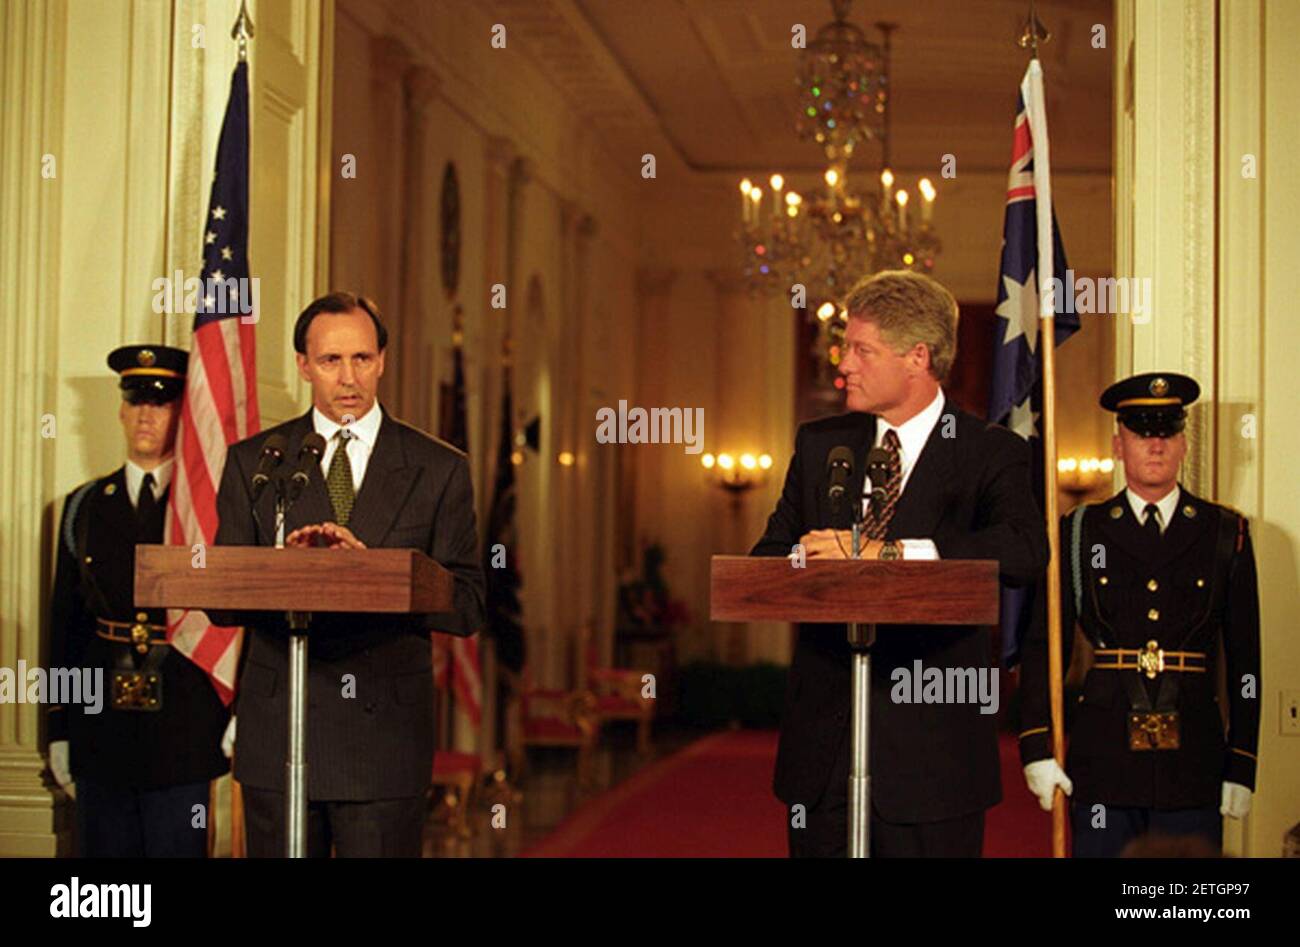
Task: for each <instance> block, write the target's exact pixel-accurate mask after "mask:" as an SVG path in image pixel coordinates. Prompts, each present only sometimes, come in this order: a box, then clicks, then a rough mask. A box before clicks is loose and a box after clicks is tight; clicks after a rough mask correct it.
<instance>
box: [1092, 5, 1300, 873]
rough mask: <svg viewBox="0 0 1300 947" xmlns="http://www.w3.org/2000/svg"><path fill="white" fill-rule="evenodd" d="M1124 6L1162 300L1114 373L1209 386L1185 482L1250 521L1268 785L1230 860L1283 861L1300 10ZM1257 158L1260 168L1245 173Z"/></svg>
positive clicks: (1233, 838) (1134, 194)
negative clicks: (1178, 377)
mask: <svg viewBox="0 0 1300 947" xmlns="http://www.w3.org/2000/svg"><path fill="white" fill-rule="evenodd" d="M1117 14H1118V15H1117V17H1116V23H1117V37H1116V39H1117V49H1118V50H1120V51H1121V55H1120V56H1119V57H1117V62H1116V69H1117V74H1116V78H1117V83H1119V86H1120V88H1121V89H1122V90H1123V91H1122V94H1121V95H1120V96H1117V111H1116V117H1117V124H1116V131H1117V135H1116V149H1117V164H1116V166H1117V169H1118V170H1119V172H1120V173H1119V175H1118V179H1117V186H1116V194H1117V229H1116V233H1117V240H1116V267H1115V268H1116V272H1117V273H1118V274H1125V275H1127V274H1132V275H1136V276H1147V277H1150V278H1151V279H1152V281H1153V288H1154V291H1155V295H1156V307H1155V310H1154V317H1153V318H1152V320H1151V322H1150V323H1148V324H1146V325H1132V326H1126V327H1125V328H1124V329H1123V331H1121V332H1120V334H1119V336H1118V338H1117V348H1116V360H1117V362H1116V367H1115V370H1116V373H1117V374H1125V373H1128V372H1130V371H1147V370H1152V369H1155V368H1175V369H1178V370H1181V371H1184V372H1187V373H1189V374H1191V375H1193V376H1195V377H1196V378H1197V379H1199V381H1200V382H1201V388H1202V403H1201V405H1200V406H1199V408H1196V409H1193V412H1192V418H1191V421H1190V423H1189V427H1188V431H1189V447H1190V450H1189V455H1188V461H1187V463H1186V464H1185V467H1184V471H1183V481H1184V482H1185V483H1186V484H1188V486H1189V487H1190V488H1191V489H1193V490H1194V491H1196V492H1198V493H1200V494H1201V495H1204V496H1207V497H1210V498H1211V499H1215V500H1218V501H1220V502H1223V503H1227V504H1230V505H1233V506H1235V507H1237V508H1238V509H1240V510H1241V511H1242V512H1244V513H1245V514H1246V515H1247V516H1248V517H1249V518H1250V529H1251V535H1252V537H1253V539H1254V544H1255V559H1256V563H1257V565H1258V570H1259V597H1260V610H1261V639H1262V647H1263V673H1262V686H1261V688H1260V697H1259V699H1260V705H1261V706H1260V709H1261V715H1260V716H1261V722H1260V744H1259V772H1258V785H1257V791H1256V794H1255V798H1254V807H1253V810H1252V812H1251V815H1250V817H1249V818H1248V819H1247V820H1245V822H1244V823H1243V822H1237V821H1235V820H1225V829H1224V837H1225V846H1226V847H1227V850H1228V851H1230V852H1234V853H1238V854H1245V855H1252V856H1275V855H1278V854H1280V852H1281V844H1282V836H1283V834H1284V833H1285V832H1286V831H1287V830H1289V829H1290V828H1291V827H1292V826H1294V825H1296V823H1297V822H1300V738H1297V737H1296V736H1294V735H1293V736H1284V735H1282V732H1281V716H1282V715H1281V703H1282V697H1283V694H1284V692H1288V691H1289V692H1292V693H1294V692H1295V691H1296V690H1297V689H1298V688H1300V648H1298V647H1297V644H1296V636H1295V633H1294V629H1295V626H1296V623H1297V619H1298V618H1300V600H1298V599H1297V591H1296V590H1297V587H1298V586H1300V582H1298V581H1297V580H1298V579H1300V573H1298V570H1297V551H1296V550H1297V539H1298V536H1300V494H1298V493H1297V491H1296V488H1295V482H1296V477H1295V467H1294V465H1295V459H1296V457H1297V456H1300V438H1298V437H1297V434H1296V432H1295V428H1294V425H1292V424H1290V423H1289V413H1290V406H1291V403H1292V401H1293V400H1294V398H1293V394H1292V391H1291V388H1292V386H1291V384H1290V379H1291V377H1292V376H1293V374H1294V371H1293V369H1292V367H1291V364H1290V362H1291V361H1292V360H1293V355H1292V353H1293V352H1294V351H1295V350H1296V348H1297V346H1298V345H1300V329H1297V323H1296V320H1295V318H1294V310H1295V299H1296V295H1297V292H1296V291H1297V285H1296V276H1295V272H1296V270H1295V266H1294V262H1293V257H1294V255H1295V247H1296V246H1297V244H1298V243H1300V224H1298V223H1297V221H1300V183H1297V181H1296V178H1295V174H1294V171H1293V168H1292V167H1291V165H1290V162H1289V158H1288V156H1290V155H1293V154H1295V150H1296V148H1297V147H1300V137H1298V136H1297V127H1296V122H1295V118H1294V114H1295V111H1294V108H1293V106H1292V104H1291V98H1292V95H1293V91H1294V89H1295V88H1296V87H1297V83H1300V56H1297V40H1296V37H1297V35H1300V4H1297V3H1294V2H1263V0H1241V2H1234V3H1232V4H1215V3H1213V2H1211V0H1186V2H1174V0H1159V2H1155V3H1147V2H1145V0H1143V2H1134V0H1122V2H1121V3H1119V5H1118V7H1117ZM1129 75H1131V76H1132V84H1131V86H1130V85H1129V80H1128V79H1127V78H1126V77H1127V76H1129ZM1245 155H1253V156H1255V158H1256V159H1257V160H1258V176H1257V177H1254V178H1249V177H1243V175H1242V167H1243V165H1242V158H1243V156H1245ZM1252 421H1253V423H1254V425H1255V427H1254V429H1253V430H1252V428H1251V422H1252ZM1230 686H1232V685H1231V684H1230Z"/></svg>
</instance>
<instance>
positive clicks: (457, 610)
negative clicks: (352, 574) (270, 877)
mask: <svg viewBox="0 0 1300 947" xmlns="http://www.w3.org/2000/svg"><path fill="white" fill-rule="evenodd" d="M311 430H312V423H311V413H310V412H308V413H307V414H305V415H303V416H302V417H300V418H297V419H295V420H292V421H288V422H286V423H284V424H281V425H279V426H278V427H275V428H272V429H270V430H267V431H263V432H262V433H260V434H257V435H255V436H253V437H251V438H249V439H248V440H245V441H242V442H241V443H239V444H236V445H235V446H233V447H232V448H231V449H230V451H229V453H228V454H227V455H226V467H225V471H224V473H223V475H222V478H221V489H220V492H219V494H218V496H217V511H218V514H219V516H220V519H221V524H220V528H219V529H218V531H217V544H218V545H245V546H248V545H262V546H272V545H274V544H275V536H274V532H273V530H274V522H275V515H274V504H275V498H274V491H273V490H266V491H265V492H264V493H263V494H262V496H261V497H260V498H259V500H258V507H257V512H258V516H257V517H256V518H255V517H254V516H253V510H252V505H251V498H252V494H251V489H250V486H249V481H250V479H251V477H252V473H253V471H254V469H255V468H256V466H257V460H258V456H259V455H260V453H261V449H262V443H263V442H264V441H265V440H266V438H267V437H268V436H269V435H270V434H272V433H275V432H278V433H280V434H283V435H284V436H285V437H286V439H287V440H288V444H289V448H288V451H287V453H286V458H288V459H290V460H291V459H292V458H296V457H297V456H298V448H299V445H300V444H301V442H302V439H303V438H304V437H305V436H306V435H307V434H308V433H310V432H311ZM258 519H260V522H261V524H263V525H264V526H265V529H263V528H262V527H261V526H259V525H258V522H257V520H258ZM333 519H334V513H333V510H332V508H331V506H330V501H329V495H328V493H327V492H326V489H325V481H324V477H323V476H322V475H321V472H320V469H319V466H314V467H313V468H312V471H311V482H310V484H309V485H308V487H307V489H306V490H305V491H304V492H303V495H302V496H301V498H300V499H299V500H298V502H297V504H296V505H294V506H293V507H292V508H291V509H290V511H289V513H288V516H287V517H286V527H285V531H286V534H287V533H288V532H290V531H292V530H293V529H295V528H297V527H299V526H304V525H308V524H312V523H321V522H325V521H329V520H333ZM348 527H349V528H350V529H351V530H352V532H353V533H354V534H355V535H356V536H357V538H358V539H360V540H361V541H362V542H364V543H365V544H366V545H367V546H371V547H379V546H387V547H405V548H412V549H420V550H423V551H424V552H425V553H427V554H428V555H429V556H430V557H431V558H432V559H434V560H435V561H437V562H439V563H441V564H442V565H443V566H444V567H446V568H447V569H449V570H450V571H451V572H452V573H453V575H454V576H455V579H456V583H455V598H454V610H453V611H452V612H450V613H446V614H431V615H414V616H394V615H382V614H366V613H361V614H351V615H343V614H333V615H314V616H313V618H312V626H311V631H310V633H309V634H310V643H309V646H308V684H307V693H308V708H307V792H308V796H309V797H310V798H311V799H313V800H326V799H327V800H367V799H391V798H397V797H401V796H414V795H419V794H421V793H423V792H424V790H425V789H426V787H427V786H428V784H429V776H430V770H431V767H432V763H433V734H434V719H433V713H434V706H433V676H432V655H431V649H430V645H429V632H430V631H442V632H448V633H450V634H454V635H471V634H473V633H474V632H476V631H477V630H478V629H479V627H480V626H481V624H482V622H483V573H482V570H481V567H480V564H479V557H478V533H477V529H476V527H475V523H474V493H473V486H472V483H471V480H470V475H469V464H468V463H467V461H466V458H465V455H464V454H463V453H462V452H461V451H459V450H457V449H456V448H454V447H452V446H450V445H449V444H446V443H444V442H443V441H440V440H438V439H437V438H434V437H430V436H429V435H427V434H424V433H423V432H421V431H418V430H416V429H415V428H413V427H410V426H408V425H406V424H403V423H402V422H400V421H398V420H396V419H395V418H393V417H392V416H391V415H389V414H388V413H387V412H385V413H384V418H383V423H382V424H381V425H380V427H379V436H378V438H377V439H376V442H375V446H374V450H373V451H372V452H371V455H370V460H369V462H368V464H367V466H366V472H365V479H364V480H363V481H362V484H361V489H360V490H359V491H358V493H357V497H356V504H355V506H354V507H353V509H352V515H351V519H350V521H349V523H348ZM286 555H292V552H288V553H286ZM346 556H347V553H342V552H341V553H340V554H339V565H340V568H339V570H338V571H337V572H331V573H328V574H322V575H321V577H320V581H321V582H322V583H326V582H328V583H339V582H347V581H348V575H347V570H346ZM356 594H357V595H358V596H363V597H364V595H365V590H364V589H362V588H358V589H357V590H356ZM243 620H244V621H245V622H246V628H247V634H246V637H245V641H244V652H243V655H242V658H241V670H240V676H239V689H238V696H237V698H236V701H237V702H236V715H237V717H238V720H239V732H238V741H237V748H236V752H235V778H236V779H238V780H240V782H242V783H244V784H246V785H248V786H252V787H254V788H258V789H272V790H276V791H283V790H284V763H285V754H286V752H287V748H288V732H287V717H288V667H289V662H288V637H287V629H286V625H285V623H284V620H283V618H282V616H279V615H269V614H257V615H252V616H250V615H248V614H247V613H245V615H244V617H243ZM348 675H350V676H351V677H347V676H348ZM349 681H352V682H354V684H353V687H352V688H351V689H350V690H349V689H348V688H347V686H346V685H347V683H348V682H349Z"/></svg>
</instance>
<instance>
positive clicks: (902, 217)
mask: <svg viewBox="0 0 1300 947" xmlns="http://www.w3.org/2000/svg"><path fill="white" fill-rule="evenodd" d="M894 200H896V201H897V202H898V229H899V232H901V233H907V200H908V196H907V191H904V190H902V189H901V188H900V189H899V191H898V193H897V194H895V195H894Z"/></svg>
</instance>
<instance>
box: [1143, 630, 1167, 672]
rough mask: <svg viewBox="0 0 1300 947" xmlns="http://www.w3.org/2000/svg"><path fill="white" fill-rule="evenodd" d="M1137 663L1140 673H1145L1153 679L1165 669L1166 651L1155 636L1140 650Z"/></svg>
mask: <svg viewBox="0 0 1300 947" xmlns="http://www.w3.org/2000/svg"><path fill="white" fill-rule="evenodd" d="M1137 665H1138V673H1139V674H1145V675H1146V676H1147V678H1148V679H1150V680H1153V681H1154V680H1155V679H1156V675H1157V674H1159V673H1160V672H1161V671H1163V670H1164V669H1165V653H1164V651H1163V650H1161V648H1160V645H1159V643H1157V642H1156V640H1155V639H1154V638H1152V639H1151V640H1150V641H1148V642H1147V646H1146V647H1145V648H1143V649H1142V650H1141V651H1139V652H1138V657H1137Z"/></svg>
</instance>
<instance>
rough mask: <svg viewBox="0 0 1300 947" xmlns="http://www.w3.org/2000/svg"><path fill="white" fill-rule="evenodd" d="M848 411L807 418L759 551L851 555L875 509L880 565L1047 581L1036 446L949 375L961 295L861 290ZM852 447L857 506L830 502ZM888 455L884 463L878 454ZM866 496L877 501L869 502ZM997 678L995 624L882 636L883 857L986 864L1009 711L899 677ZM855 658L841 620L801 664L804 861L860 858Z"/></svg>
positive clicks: (793, 832)
mask: <svg viewBox="0 0 1300 947" xmlns="http://www.w3.org/2000/svg"><path fill="white" fill-rule="evenodd" d="M844 303H845V308H846V309H847V311H848V314H849V320H848V325H847V327H846V329H845V339H844V356H843V358H842V360H841V362H840V365H839V371H840V374H841V375H843V376H844V379H845V391H846V393H847V407H848V409H849V410H848V413H846V414H840V415H836V416H833V417H827V418H821V419H819V420H816V421H811V422H808V423H806V424H804V425H802V426H801V427H800V428H799V432H798V435H797V436H796V440H795V454H794V457H793V458H792V459H791V461H790V467H789V470H788V472H787V473H786V479H785V486H784V489H783V491H782V494H781V498H780V500H779V501H778V503H777V506H776V510H775V511H774V512H773V513H772V515H771V517H770V518H769V520H768V524H767V530H766V532H765V533H764V535H763V537H762V539H760V540H759V542H758V544H757V545H756V546H755V547H754V549H753V550H752V553H751V554H752V555H757V556H790V555H791V553H792V551H793V548H794V547H795V545H796V544H802V546H803V549H804V554H805V555H806V556H807V557H809V558H817V557H845V558H847V557H848V556H849V555H850V552H851V549H850V533H849V532H848V530H849V529H850V528H851V526H852V517H853V516H855V515H862V512H863V508H864V507H865V510H866V512H865V521H864V535H865V536H866V537H867V538H866V541H865V542H864V548H863V552H862V555H863V557H864V558H881V559H890V558H943V559H996V560H997V561H998V563H999V565H1000V572H1001V576H1002V578H1003V580H1004V581H1006V582H1010V583H1016V584H1024V583H1029V582H1032V581H1034V580H1036V579H1038V578H1039V576H1040V575H1041V574H1042V573H1043V570H1044V569H1045V568H1046V566H1047V559H1048V550H1047V534H1046V528H1045V526H1044V522H1043V517H1042V514H1041V513H1040V512H1039V509H1038V507H1037V504H1036V503H1035V501H1034V499H1033V496H1034V495H1033V492H1032V490H1031V486H1030V474H1029V453H1028V447H1027V445H1026V444H1025V442H1024V441H1023V440H1021V439H1020V438H1019V437H1017V436H1016V435H1015V434H1012V433H1011V432H1010V431H1007V430H1005V429H1004V428H1001V427H999V426H997V425H995V424H989V423H987V422H985V421H983V420H981V419H980V418H977V417H975V416H974V415H971V414H968V413H966V412H964V411H962V410H961V409H960V408H958V407H957V406H956V405H954V404H952V403H951V402H949V401H948V400H947V398H946V397H945V395H944V392H943V389H942V388H941V387H940V386H941V384H942V383H943V382H944V381H945V380H946V379H947V377H948V372H949V370H950V369H951V367H952V363H953V358H954V356H955V354H956V339H957V304H956V302H955V301H954V299H953V297H952V295H951V294H950V293H949V292H948V291H947V290H946V289H944V288H943V287H942V286H940V285H939V284H938V283H937V282H935V281H934V280H932V279H930V278H929V277H926V276H922V275H919V274H915V273H910V272H904V271H897V272H883V273H878V274H876V275H874V276H871V277H868V278H866V279H863V280H862V281H861V282H859V283H858V285H857V286H855V287H854V288H853V290H852V291H851V292H850V293H849V294H848V296H847V297H846V299H845V301H844ZM836 447H847V448H848V449H849V451H851V453H852V456H853V472H852V476H851V478H850V480H849V482H848V494H847V496H846V498H845V499H846V500H851V501H852V502H845V503H843V504H841V506H842V507H843V508H842V509H840V510H838V512H835V511H833V510H832V505H831V501H830V499H829V497H828V488H829V485H830V471H829V470H828V464H827V461H828V457H829V455H830V453H831V451H832V450H833V449H834V448H836ZM872 447H880V448H882V449H883V450H884V451H885V452H886V455H884V456H887V458H888V464H887V465H886V467H885V470H884V473H885V474H887V476H882V477H881V479H883V480H886V481H887V485H886V488H885V492H884V494H882V495H881V501H880V502H870V501H868V500H867V497H869V496H870V494H871V490H870V488H868V489H866V490H865V491H864V489H863V487H864V482H865V481H866V478H865V469H866V459H867V452H868V450H869V449H871V448H872ZM877 456H881V455H877ZM860 498H861V499H860ZM918 661H919V662H920V665H921V667H922V668H923V669H925V670H929V669H939V670H940V671H943V672H945V674H946V672H947V670H948V669H962V670H965V669H972V670H976V671H978V670H979V669H983V670H984V673H985V674H989V675H991V674H996V673H997V662H996V661H995V660H994V659H993V657H992V655H991V642H990V640H989V637H988V634H987V632H986V629H984V628H980V627H974V626H951V625H949V626H935V627H929V626H888V625H881V626H879V627H878V629H877V638H876V643H875V645H874V647H873V649H872V665H871V671H872V673H871V678H872V679H871V724H870V730H869V735H870V748H869V758H870V770H871V784H870V785H871V827H870V832H871V854H872V855H873V856H875V857H882V856H883V857H891V856H903V857H916V856H979V855H980V853H981V850H982V846H983V838H984V811H985V810H986V809H988V808H989V807H990V806H993V805H995V804H997V802H998V801H999V800H1000V799H1001V780H1000V778H999V772H1000V770H999V762H998V748H997V730H996V719H997V717H996V714H995V713H990V712H988V710H989V708H987V707H983V706H979V705H977V704H976V703H970V702H966V703H958V702H937V703H924V702H922V703H904V702H901V701H900V702H895V699H894V698H895V695H896V694H897V690H898V689H897V688H896V686H895V685H896V683H897V681H898V680H899V677H898V676H896V675H895V671H896V670H900V671H903V670H905V671H906V672H907V673H908V674H912V673H913V672H914V671H915V669H916V662H918ZM850 680H851V652H850V649H849V646H848V643H847V635H846V629H845V626H843V625H824V624H818V625H813V624H806V625H801V626H800V627H799V639H798V644H797V646H796V648H795V654H794V660H793V662H792V663H791V666H790V674H789V680H788V684H787V689H786V705H785V711H784V713H783V716H782V722H781V738H780V744H779V747H778V750H777V760H776V774H775V780H774V786H773V789H774V791H775V793H776V795H777V796H778V797H779V798H780V799H781V800H782V801H783V802H784V803H786V805H787V806H788V807H790V813H789V819H790V823H789V824H790V828H789V840H790V854H791V856H794V857H800V856H823V857H825V856H843V855H845V854H847V850H848V777H849V766H850V760H849V755H850V754H849V747H850V742H849V737H850V729H851V728H850V726H849V724H850Z"/></svg>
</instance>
